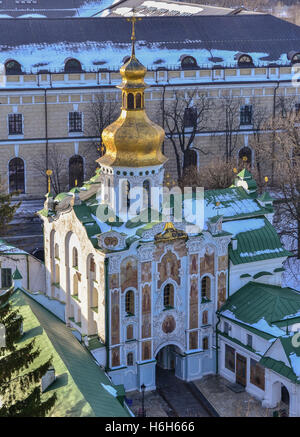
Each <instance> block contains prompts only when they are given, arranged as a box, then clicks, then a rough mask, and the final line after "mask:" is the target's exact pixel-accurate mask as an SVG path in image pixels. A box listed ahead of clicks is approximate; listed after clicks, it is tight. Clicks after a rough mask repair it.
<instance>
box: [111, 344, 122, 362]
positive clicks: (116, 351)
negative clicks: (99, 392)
mask: <svg viewBox="0 0 300 437" xmlns="http://www.w3.org/2000/svg"><path fill="white" fill-rule="evenodd" d="M111 366H112V367H118V366H120V348H118V347H114V348H113V349H112V350H111Z"/></svg>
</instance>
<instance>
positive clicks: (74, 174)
mask: <svg viewBox="0 0 300 437" xmlns="http://www.w3.org/2000/svg"><path fill="white" fill-rule="evenodd" d="M76 181H77V185H78V186H79V187H80V186H81V185H82V184H83V158H82V157H81V156H79V155H74V156H71V158H70V159H69V188H70V189H71V188H73V187H75V185H76Z"/></svg>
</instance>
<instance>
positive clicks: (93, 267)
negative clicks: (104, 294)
mask: <svg viewBox="0 0 300 437" xmlns="http://www.w3.org/2000/svg"><path fill="white" fill-rule="evenodd" d="M95 266H96V265H95V261H94V257H93V256H92V257H91V259H90V272H92V273H95Z"/></svg>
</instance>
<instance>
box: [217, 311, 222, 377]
mask: <svg viewBox="0 0 300 437" xmlns="http://www.w3.org/2000/svg"><path fill="white" fill-rule="evenodd" d="M217 317H218V321H217V324H216V375H218V373H219V337H218V330H219V324H220V322H221V319H220V314H219V312H218V311H217Z"/></svg>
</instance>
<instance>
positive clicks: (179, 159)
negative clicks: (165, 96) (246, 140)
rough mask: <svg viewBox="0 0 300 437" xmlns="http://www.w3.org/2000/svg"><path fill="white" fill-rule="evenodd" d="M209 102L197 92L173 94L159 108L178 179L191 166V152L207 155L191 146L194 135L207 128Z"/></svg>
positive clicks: (210, 104)
mask: <svg viewBox="0 0 300 437" xmlns="http://www.w3.org/2000/svg"><path fill="white" fill-rule="evenodd" d="M211 107H212V103H211V101H210V100H209V99H208V98H207V97H206V96H205V95H199V96H198V95H197V91H196V90H194V91H190V92H185V93H182V92H178V91H175V92H174V99H173V100H170V101H169V102H168V104H167V105H166V107H163V108H161V110H162V111H163V119H164V123H165V130H166V138H167V139H168V140H169V141H170V143H171V144H172V147H173V151H174V154H175V158H176V168H177V175H178V179H179V180H180V179H181V178H182V176H183V170H184V168H186V167H188V166H189V165H190V164H193V162H192V159H191V151H192V150H198V151H200V152H201V153H203V154H207V152H205V151H204V150H202V149H201V148H200V147H198V146H195V145H194V144H193V142H194V140H195V137H196V135H197V134H198V133H199V132H201V131H203V130H204V128H205V127H206V126H207V120H208V112H209V110H210V109H211Z"/></svg>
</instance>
